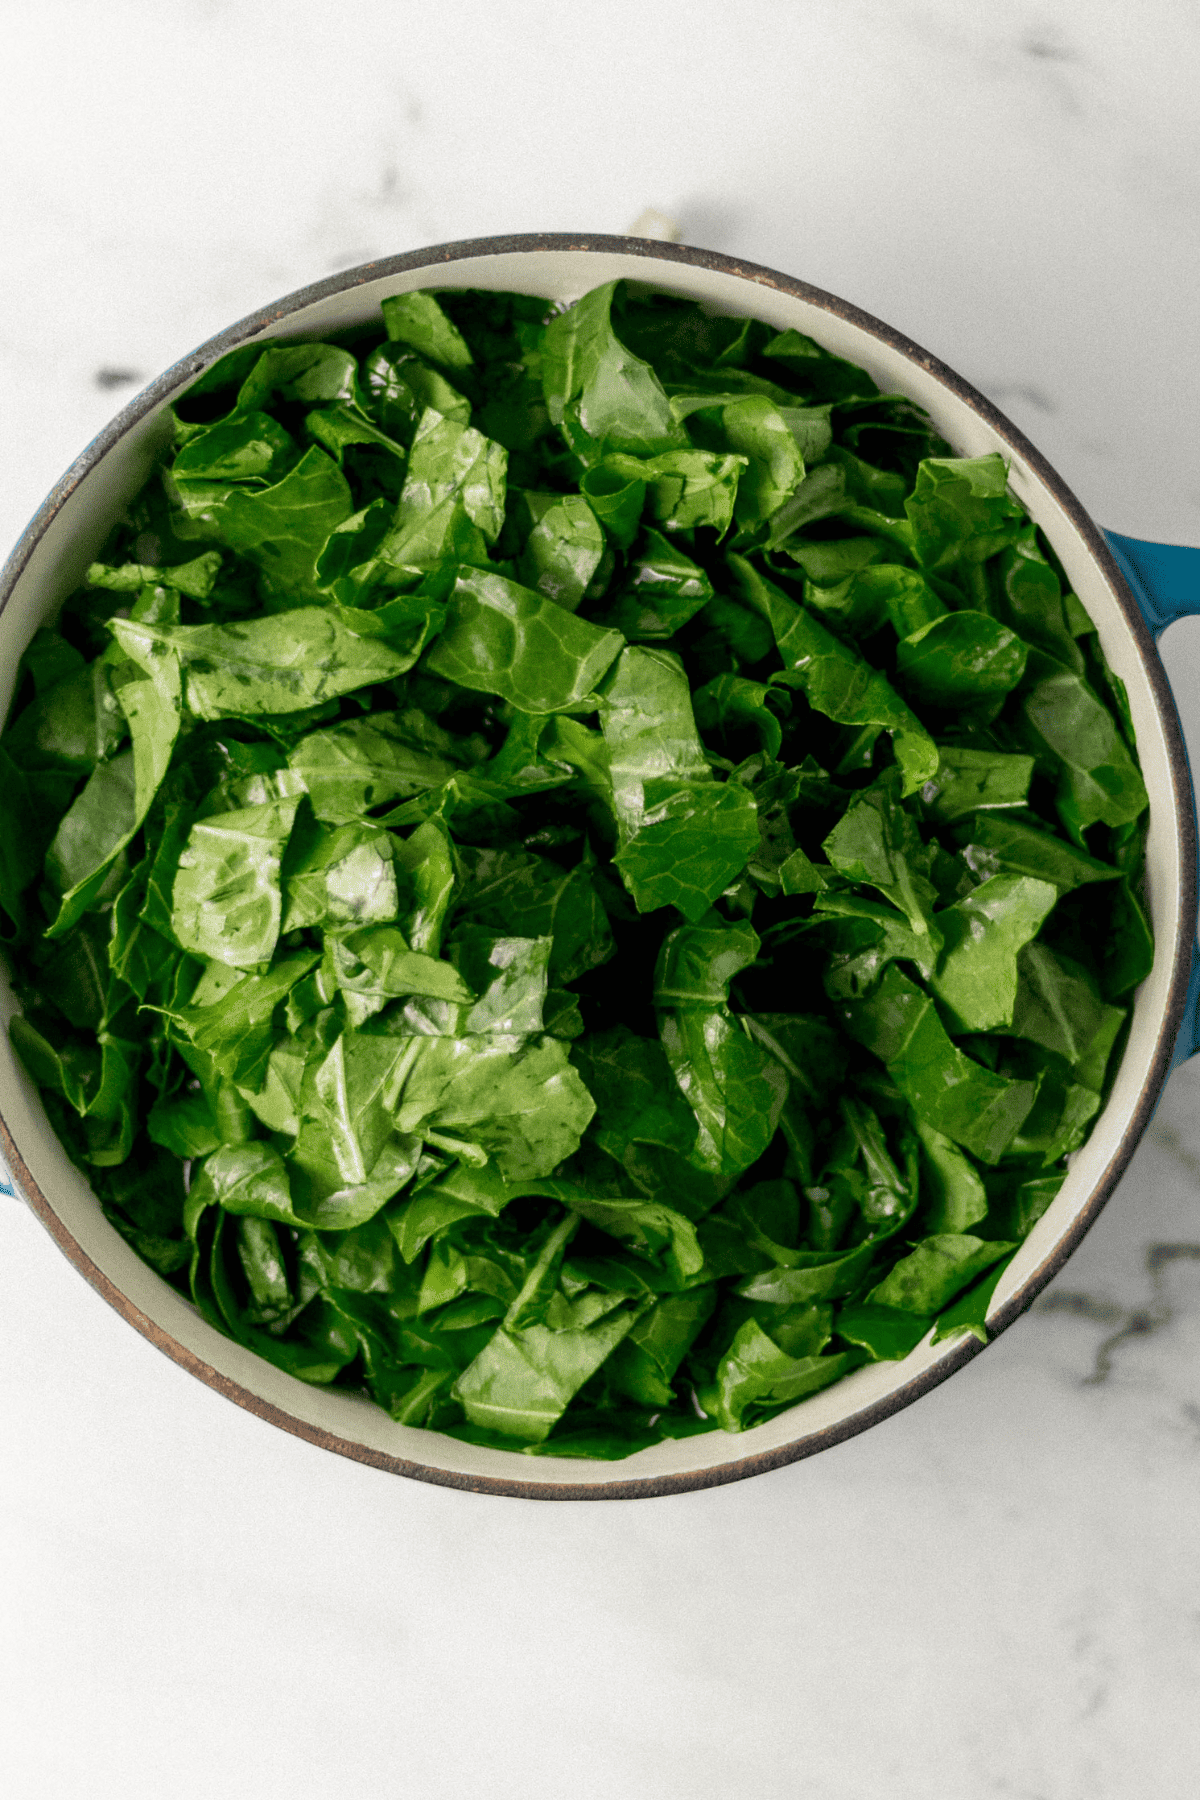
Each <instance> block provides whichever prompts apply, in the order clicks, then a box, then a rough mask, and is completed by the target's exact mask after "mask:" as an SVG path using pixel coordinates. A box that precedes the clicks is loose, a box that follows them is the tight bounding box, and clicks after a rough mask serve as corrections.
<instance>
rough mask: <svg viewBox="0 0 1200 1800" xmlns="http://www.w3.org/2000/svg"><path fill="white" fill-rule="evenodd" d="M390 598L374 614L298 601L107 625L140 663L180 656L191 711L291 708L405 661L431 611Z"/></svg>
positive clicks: (212, 714)
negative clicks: (217, 615) (270, 609)
mask: <svg viewBox="0 0 1200 1800" xmlns="http://www.w3.org/2000/svg"><path fill="white" fill-rule="evenodd" d="M395 606H396V609H397V610H396V611H395V612H392V611H391V610H389V609H387V608H384V609H382V610H381V611H379V612H375V613H362V612H357V611H354V610H349V609H343V608H341V607H329V606H326V607H317V606H311V607H300V608H298V609H297V610H296V611H294V612H280V613H274V614H272V615H270V616H269V617H267V618H262V619H249V620H245V621H239V622H238V623H234V624H228V625H176V626H173V627H167V628H162V627H159V626H154V625H146V624H135V623H134V622H133V621H132V620H115V621H114V624H113V632H114V635H115V637H116V639H117V641H118V643H119V644H120V646H121V648H122V650H124V651H125V653H126V655H128V656H130V657H132V658H133V659H134V660H135V661H137V662H139V663H140V664H141V666H142V667H148V666H151V665H153V666H155V667H157V665H158V663H159V662H160V661H162V660H164V659H165V658H171V659H173V660H174V661H175V662H176V663H177V665H178V668H179V669H180V670H181V671H182V675H183V684H184V697H185V700H186V704H187V706H188V708H189V709H190V711H191V712H193V713H194V714H195V715H196V717H197V718H200V719H221V718H229V717H234V718H237V717H241V716H244V715H245V714H247V713H293V712H301V711H303V710H304V709H305V708H307V707H310V706H319V705H320V704H321V703H322V702H323V701H326V700H330V699H334V698H336V697H337V696H338V695H339V694H350V693H353V692H354V690H355V688H360V687H366V686H368V685H370V684H371V683H372V682H378V681H387V680H389V679H391V678H392V677H393V676H396V675H402V674H403V673H404V671H405V670H406V669H408V668H411V666H412V664H413V662H414V661H415V660H416V649H419V646H420V643H421V642H422V641H423V635H424V630H425V628H426V625H427V614H428V610H429V609H427V608H422V609H421V610H420V613H419V614H418V615H417V616H416V617H414V614H413V610H412V608H411V606H409V605H408V604H407V603H405V602H403V601H400V602H396V603H395ZM413 646H415V647H416V648H413ZM410 649H412V653H411V654H410Z"/></svg>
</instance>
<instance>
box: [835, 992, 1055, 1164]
mask: <svg viewBox="0 0 1200 1800" xmlns="http://www.w3.org/2000/svg"><path fill="white" fill-rule="evenodd" d="M838 1014H839V1017H840V1018H841V1021H842V1023H843V1024H844V1026H845V1028H846V1030H847V1031H848V1032H849V1033H850V1036H851V1037H853V1038H855V1039H857V1041H858V1042H859V1043H860V1044H862V1045H864V1046H865V1047H866V1049H868V1050H871V1051H873V1052H874V1054H875V1055H876V1056H878V1057H879V1058H880V1060H881V1061H882V1062H884V1063H886V1065H887V1069H888V1073H889V1074H890V1075H891V1077H892V1080H893V1081H894V1082H895V1083H896V1086H897V1087H898V1088H899V1089H900V1092H901V1093H902V1094H903V1095H904V1097H905V1099H906V1100H907V1101H908V1102H909V1104H910V1105H911V1106H912V1108H913V1111H914V1112H915V1113H916V1115H917V1118H918V1119H919V1120H923V1121H924V1122H925V1123H926V1124H927V1125H932V1126H933V1128H934V1130H935V1131H940V1132H941V1133H942V1134H943V1135H944V1136H945V1137H948V1138H951V1139H952V1140H953V1142H954V1143H956V1144H961V1145H962V1147H963V1148H964V1149H965V1150H969V1151H970V1152H971V1154H972V1155H973V1156H977V1157H978V1158H979V1159H980V1161H981V1162H985V1163H992V1164H994V1163H998V1162H999V1160H1000V1158H1001V1157H1002V1156H1003V1155H1004V1153H1005V1151H1006V1150H1007V1149H1008V1147H1009V1144H1010V1143H1011V1142H1012V1140H1013V1138H1014V1137H1015V1136H1016V1133H1017V1132H1018V1131H1019V1130H1020V1128H1021V1125H1022V1124H1023V1122H1024V1120H1025V1119H1026V1117H1027V1116H1028V1114H1029V1112H1030V1110H1031V1108H1032V1106H1033V1102H1034V1098H1035V1096H1036V1093H1037V1087H1036V1084H1035V1083H1034V1082H1032V1081H1010V1080H1007V1079H1006V1078H1005V1077H1004V1076H1001V1075H996V1074H993V1073H992V1071H991V1070H990V1069H985V1068H984V1067H983V1066H982V1064H980V1063H977V1062H975V1061H973V1059H972V1058H971V1057H969V1056H965V1055H964V1054H963V1052H962V1051H961V1050H958V1049H956V1048H955V1046H954V1045H953V1044H952V1043H951V1042H950V1039H949V1038H948V1037H947V1035H946V1031H945V1027H944V1026H943V1025H942V1024H941V1022H940V1020H939V1019H938V1016H937V1012H936V1010H935V1008H934V1004H933V1001H932V1000H931V999H930V998H929V996H928V995H927V994H924V993H922V991H921V989H920V988H918V987H916V986H914V984H913V983H912V982H911V981H908V980H906V978H905V977H904V976H903V975H901V973H900V971H899V970H898V969H896V968H894V967H893V968H889V969H888V970H887V971H886V973H885V974H884V976H883V979H882V980H881V981H880V983H879V987H878V989H877V990H876V992H875V993H874V994H873V995H872V996H871V997H870V998H869V999H867V1000H857V1001H852V1002H850V1003H849V1004H846V1005H843V1006H841V1007H839V1008H838Z"/></svg>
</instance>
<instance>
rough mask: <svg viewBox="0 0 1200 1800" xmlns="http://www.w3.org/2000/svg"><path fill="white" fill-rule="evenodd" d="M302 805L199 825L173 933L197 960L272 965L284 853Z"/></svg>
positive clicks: (255, 809) (184, 861) (176, 898)
mask: <svg viewBox="0 0 1200 1800" xmlns="http://www.w3.org/2000/svg"><path fill="white" fill-rule="evenodd" d="M297 805H298V802H297V801H296V800H294V799H293V800H275V801H269V802H267V803H266V804H265V805H262V806H252V807H248V808H246V809H245V810H243V811H240V812H225V813H217V814H216V815H215V816H214V817H212V818H210V819H201V820H199V821H198V822H197V823H196V824H195V825H193V826H192V830H191V835H190V836H189V838H188V841H187V845H186V847H185V849H184V851H183V853H182V855H181V856H180V858H179V869H178V873H177V874H176V876H175V886H174V889H173V891H172V907H171V928H172V930H173V932H174V934H175V939H176V942H177V943H179V944H181V945H182V946H183V948H184V949H185V950H188V951H190V952H191V954H192V955H193V956H202V957H212V958H214V959H215V960H216V961H217V962H223V963H228V964H229V965H230V967H231V968H235V969H249V968H254V967H255V966H256V965H257V964H259V963H267V962H270V960H271V957H272V956H273V955H274V953H275V945H276V944H277V942H278V941H279V928H280V922H281V919H282V916H283V904H282V896H281V893H280V880H279V878H280V870H281V868H282V862H283V852H284V848H285V847H286V844H287V841H288V838H289V836H290V835H291V830H292V824H293V822H294V820H295V817H296V807H297Z"/></svg>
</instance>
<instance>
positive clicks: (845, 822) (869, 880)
mask: <svg viewBox="0 0 1200 1800" xmlns="http://www.w3.org/2000/svg"><path fill="white" fill-rule="evenodd" d="M896 789H897V783H896V782H895V780H891V779H888V778H886V777H885V778H884V779H883V780H882V781H879V782H877V783H876V784H875V786H873V787H870V788H868V789H867V790H866V792H865V793H864V794H862V795H861V797H860V798H859V799H858V800H856V801H855V802H854V803H853V804H852V805H851V806H849V807H848V808H847V810H846V812H845V813H844V814H843V815H842V818H841V819H840V820H839V822H838V824H837V825H835V826H834V828H833V830H832V831H831V832H830V834H829V836H828V837H827V838H826V839H825V842H824V844H823V845H822V846H821V847H822V849H823V850H824V852H825V854H826V856H827V857H828V858H829V861H830V862H831V864H832V865H833V867H834V868H835V869H837V870H838V871H839V872H840V873H841V874H843V875H845V876H847V877H848V879H849V880H851V881H859V882H865V883H866V884H867V885H868V886H870V887H873V888H876V889H878V891H879V892H880V893H881V894H883V895H884V897H885V898H886V899H888V900H890V901H891V902H892V904H893V905H894V906H898V907H899V908H900V910H901V912H902V913H903V914H904V916H905V918H906V919H907V920H908V923H909V927H910V929H911V931H912V932H913V935H914V936H915V937H918V938H928V940H929V943H930V945H931V947H932V948H933V950H934V951H935V953H936V950H937V948H938V946H939V945H940V943H941V939H942V931H941V925H940V921H938V920H936V919H935V918H934V912H933V909H934V903H935V900H936V894H935V890H934V887H933V883H932V881H931V880H930V878H929V869H930V862H931V858H930V853H929V849H928V847H927V846H926V845H925V844H923V843H922V842H921V834H920V832H919V831H918V830H917V827H916V825H915V824H914V822H913V820H912V819H911V818H910V817H909V815H908V813H906V812H905V810H904V808H903V807H902V806H901V805H900V803H899V800H898V799H897V794H896Z"/></svg>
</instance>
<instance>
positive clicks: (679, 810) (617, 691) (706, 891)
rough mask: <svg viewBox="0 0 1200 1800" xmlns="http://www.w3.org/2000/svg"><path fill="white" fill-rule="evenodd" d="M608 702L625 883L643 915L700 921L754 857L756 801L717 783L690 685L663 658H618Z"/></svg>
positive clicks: (654, 653) (604, 716)
mask: <svg viewBox="0 0 1200 1800" xmlns="http://www.w3.org/2000/svg"><path fill="white" fill-rule="evenodd" d="M604 702H605V703H604V707H603V710H602V712H601V723H602V725H603V729H604V738H605V742H606V744H607V746H608V753H609V771H610V779H611V781H612V792H613V807H614V811H615V813H616V818H617V826H618V830H619V833H620V836H621V839H622V847H621V849H620V851H619V852H618V854H617V857H616V859H615V860H616V865H617V867H618V869H619V870H620V871H621V876H622V879H623V880H624V882H625V884H626V886H627V887H628V888H629V890H630V892H631V893H632V895H633V897H634V900H635V901H636V903H637V906H638V910H639V911H640V912H649V911H652V910H653V909H654V908H655V907H658V906H666V905H674V906H678V907H679V908H680V910H681V911H682V912H683V913H684V914H685V916H686V917H687V918H689V919H693V920H695V919H699V918H701V917H702V916H703V915H704V913H705V912H706V911H707V910H708V908H709V906H711V904H712V902H713V901H714V900H715V899H716V897H717V895H718V894H720V893H723V892H724V890H725V888H726V887H727V886H728V885H729V883H730V882H731V881H732V880H734V879H735V877H736V876H737V875H738V874H739V873H740V871H741V870H742V869H743V868H744V867H745V865H746V862H747V861H748V859H749V857H750V856H751V854H752V853H753V852H754V850H755V849H757V847H758V822H757V811H756V807H755V804H754V800H753V798H752V796H751V795H750V793H749V792H748V791H747V790H746V789H745V788H743V787H742V786H741V785H740V784H735V783H732V782H725V783H720V784H718V783H717V782H716V781H714V779H713V776H712V771H711V769H710V768H709V766H708V763H707V761H706V759H705V756H704V751H703V746H702V745H701V742H700V737H699V734H698V733H697V731H696V723H695V720H694V718H693V716H692V708H691V698H690V695H689V693H688V686H687V678H686V676H685V675H684V672H683V669H682V667H681V666H680V664H679V662H678V661H677V659H676V658H674V657H673V656H671V655H670V654H669V653H668V652H665V651H660V650H653V649H642V648H630V649H628V650H624V651H623V652H622V653H621V656H620V658H619V660H618V662H617V665H616V668H615V670H614V671H613V674H612V676H611V677H610V679H609V681H608V682H607V683H606V684H605V693H604Z"/></svg>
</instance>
